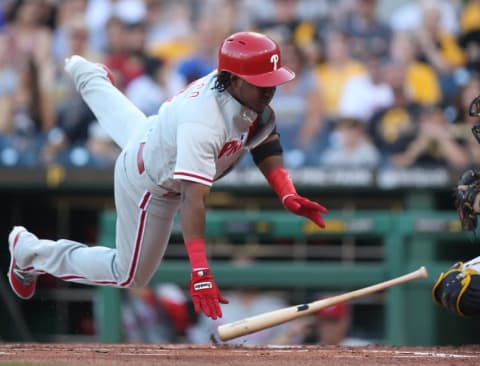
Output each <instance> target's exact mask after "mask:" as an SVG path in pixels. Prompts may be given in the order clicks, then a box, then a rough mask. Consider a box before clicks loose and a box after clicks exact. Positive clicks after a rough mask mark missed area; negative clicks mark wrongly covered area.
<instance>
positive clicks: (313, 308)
mask: <svg viewBox="0 0 480 366" xmlns="http://www.w3.org/2000/svg"><path fill="white" fill-rule="evenodd" d="M427 277H428V272H427V270H426V268H425V267H424V266H422V267H420V268H419V269H417V270H416V271H413V272H410V273H407V274H405V275H403V276H400V277H396V278H393V279H391V280H388V281H384V282H380V283H377V284H376V285H372V286H368V287H364V288H361V289H358V290H355V291H350V292H346V293H344V294H341V295H336V296H332V297H328V298H325V299H321V300H317V301H313V302H310V303H308V304H301V305H295V306H290V307H287V308H282V309H278V310H274V311H270V312H266V313H263V314H259V315H255V316H252V317H249V318H245V319H241V320H238V321H235V322H231V323H227V324H223V325H220V326H219V327H218V328H217V332H218V336H219V338H220V339H221V340H222V341H228V340H230V339H233V338H237V337H241V336H244V335H247V334H250V333H255V332H258V331H260V330H263V329H266V328H271V327H274V326H276V325H280V324H283V323H286V322H288V321H290V320H293V319H297V318H300V317H302V316H305V315H308V314H312V313H315V312H317V311H319V310H320V309H323V308H326V307H329V306H331V305H335V304H338V303H341V302H347V301H350V300H352V299H356V298H358V297H362V296H366V295H370V294H372V293H374V292H377V291H381V290H384V289H386V288H389V287H393V286H396V285H400V284H402V283H405V282H409V281H413V280H417V279H420V278H427Z"/></svg>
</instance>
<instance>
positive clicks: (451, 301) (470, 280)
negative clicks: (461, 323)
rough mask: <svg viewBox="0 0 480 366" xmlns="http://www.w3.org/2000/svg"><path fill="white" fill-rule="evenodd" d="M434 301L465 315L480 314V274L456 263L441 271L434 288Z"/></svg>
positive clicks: (460, 263)
mask: <svg viewBox="0 0 480 366" xmlns="http://www.w3.org/2000/svg"><path fill="white" fill-rule="evenodd" d="M432 296H433V299H434V301H435V302H436V303H437V304H439V305H441V306H443V307H445V308H446V309H448V310H449V311H451V312H453V313H455V314H457V315H460V316H464V317H468V316H475V315H480V274H479V273H478V272H477V271H475V270H473V269H470V268H468V269H464V267H463V263H462V262H457V263H455V264H454V265H453V266H452V267H450V269H449V270H448V271H447V272H446V273H443V272H442V273H441V274H440V276H439V277H438V279H437V281H436V282H435V284H434V286H433V288H432Z"/></svg>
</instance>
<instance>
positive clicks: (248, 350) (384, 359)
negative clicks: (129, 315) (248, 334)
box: [0, 343, 480, 366]
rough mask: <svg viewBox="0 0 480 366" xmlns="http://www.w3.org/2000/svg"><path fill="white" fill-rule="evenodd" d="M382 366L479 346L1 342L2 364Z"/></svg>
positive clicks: (454, 357)
mask: <svg viewBox="0 0 480 366" xmlns="http://www.w3.org/2000/svg"><path fill="white" fill-rule="evenodd" d="M25 364H28V365H95V366H97V365H119V366H124V365H130V366H132V365H141V366H143V365H156V366H164V365H165V366H167V365H169V366H172V365H174V366H175V365H178V366H191V365H195V366H201V365H208V366H210V365H214V366H244V365H261V366H267V365H268V366H273V365H275V366H287V365H298V366H300V365H301V366H313V365H322V366H323V365H335V366H359V365H362V366H363V365H368V366H380V365H382V366H383V365H385V366H387V365H402V366H414V365H415V366H418V365H435V366H454V365H462V366H474V365H480V346H463V347H431V348H423V347H421V348H420V347H378V346H368V347H361V348H357V347H355V348H350V347H338V346H329V347H320V346H291V347H289V346H279V347H277V346H269V347H246V346H230V345H229V346H227V345H211V346H209V345H205V346H191V345H126V344H115V345H109V344H57V343H55V344H38V343H34V344H26V343H22V344H20V343H5V344H0V365H25Z"/></svg>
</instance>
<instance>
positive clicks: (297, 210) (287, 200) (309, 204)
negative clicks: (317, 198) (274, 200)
mask: <svg viewBox="0 0 480 366" xmlns="http://www.w3.org/2000/svg"><path fill="white" fill-rule="evenodd" d="M283 206H284V207H285V208H286V209H287V210H288V211H290V212H293V213H294V214H295V215H299V216H304V217H307V218H309V219H310V220H312V221H313V222H314V223H315V224H317V225H318V226H320V227H321V228H324V227H325V222H324V221H323V218H322V216H321V215H320V214H322V213H326V212H328V210H327V209H326V208H325V207H323V206H322V205H321V204H319V203H317V202H314V201H310V200H309V199H308V198H305V197H302V196H299V195H298V194H292V195H290V196H286V197H284V198H283Z"/></svg>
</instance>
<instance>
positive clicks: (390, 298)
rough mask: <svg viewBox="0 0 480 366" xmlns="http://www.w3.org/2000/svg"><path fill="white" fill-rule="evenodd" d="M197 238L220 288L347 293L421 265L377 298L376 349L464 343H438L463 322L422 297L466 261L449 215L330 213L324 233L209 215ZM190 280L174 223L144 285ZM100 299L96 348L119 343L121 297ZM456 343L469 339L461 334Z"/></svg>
mask: <svg viewBox="0 0 480 366" xmlns="http://www.w3.org/2000/svg"><path fill="white" fill-rule="evenodd" d="M206 236H207V238H208V241H209V243H211V245H209V250H210V253H209V255H210V257H211V260H210V261H211V266H212V270H213V271H214V273H215V278H216V281H217V283H218V284H219V286H220V287H223V288H235V287H242V288H246V287H250V288H265V289H274V288H284V289H285V288H304V289H320V288H321V289H329V290H335V291H338V290H340V289H341V290H342V291H343V290H345V291H348V290H352V289H356V288H360V287H364V286H368V285H371V284H375V283H378V282H381V281H385V280H387V279H390V278H394V277H397V276H399V275H402V274H404V273H407V272H410V271H412V270H415V269H417V268H418V267H420V266H422V265H424V266H426V267H427V269H428V271H429V274H430V277H429V278H428V279H426V280H420V281H416V282H413V283H409V284H405V285H401V286H397V287H394V288H391V289H389V290H388V291H386V292H385V294H384V296H383V299H384V309H385V310H384V312H383V313H384V318H383V319H382V320H381V321H382V323H383V327H384V331H383V333H384V336H383V342H384V343H385V344H392V345H434V344H439V343H444V342H447V343H449V344H455V343H462V342H463V339H462V338H461V337H462V335H460V336H459V334H458V332H457V333H456V334H455V336H454V337H448V335H447V336H446V337H445V334H448V332H441V329H439V327H441V326H442V324H445V326H449V324H452V322H453V321H455V322H456V323H455V325H452V326H456V327H458V326H459V323H458V322H462V321H463V320H458V321H457V320H456V319H455V320H453V319H452V316H450V314H447V313H446V312H442V310H441V309H440V308H439V307H437V306H436V305H435V304H434V303H433V302H432V300H431V293H430V289H431V287H432V285H433V282H434V281H435V279H436V277H437V276H438V274H439V273H440V272H441V271H444V270H445V269H446V268H448V266H450V265H451V264H452V260H462V259H467V258H468V254H469V253H465V252H464V253H463V254H464V255H465V257H461V258H460V257H458V250H463V249H464V248H465V246H467V247H472V245H471V238H470V236H469V234H468V233H464V232H461V228H460V225H459V223H458V219H457V216H456V213H455V212H450V211H448V212H432V211H417V210H415V211H403V212H392V211H351V212H343V211H337V212H329V213H328V215H327V216H326V229H324V230H321V229H318V228H317V227H315V225H313V224H312V223H310V222H309V221H307V220H305V219H303V218H301V217H297V216H293V215H291V214H289V213H287V212H283V211H244V210H212V211H209V213H208V215H207V227H206ZM114 240H115V214H114V213H113V212H110V211H108V212H104V213H102V214H101V217H100V238H99V242H100V243H102V244H107V245H113V243H114ZM452 248H456V249H453V250H452ZM237 254H238V255H242V256H245V255H248V256H249V257H251V258H252V259H253V261H252V262H251V263H250V264H249V265H247V266H245V265H243V266H236V265H235V261H234V259H235V256H236V255H237ZM264 259H268V260H264ZM286 264H288V265H286ZM189 273H190V272H189V264H188V260H187V259H186V254H185V252H184V249H183V244H182V240H181V232H180V230H179V223H178V221H177V222H176V225H175V228H174V231H173V234H172V240H171V244H170V245H169V249H168V250H167V253H166V256H165V259H164V261H163V262H162V264H161V266H160V267H159V269H158V271H157V273H156V274H155V276H154V278H153V280H152V282H153V283H158V282H173V283H177V284H179V285H180V286H182V287H184V288H186V286H187V285H188V281H189V277H188V276H189ZM280 273H281V276H279V274H280ZM99 291H100V297H99V299H100V300H99V309H100V316H99V317H98V318H99V321H98V324H97V329H98V331H99V339H100V340H101V341H103V342H121V341H122V326H121V314H120V311H121V310H120V307H121V296H120V290H119V289H115V288H107V287H105V288H101V289H100V290H99ZM272 310H273V309H272ZM377 320H378V319H377ZM440 320H441V321H440ZM464 324H465V323H464ZM460 326H462V325H461V324H460ZM450 334H451V333H450ZM462 334H463V336H465V337H466V339H468V332H463V333H462ZM455 337H456V338H455Z"/></svg>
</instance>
